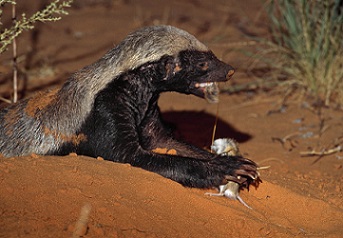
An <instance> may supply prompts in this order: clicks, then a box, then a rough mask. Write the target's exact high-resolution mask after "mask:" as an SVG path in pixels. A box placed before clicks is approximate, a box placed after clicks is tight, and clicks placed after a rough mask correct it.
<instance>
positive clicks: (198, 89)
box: [193, 82, 219, 103]
mask: <svg viewBox="0 0 343 238" xmlns="http://www.w3.org/2000/svg"><path fill="white" fill-rule="evenodd" d="M193 94H194V95H196V96H198V97H201V98H205V99H206V100H207V101H208V102H209V103H218V101H219V97H218V96H219V88H218V84H217V83H216V82H204V83H195V85H194V91H193Z"/></svg>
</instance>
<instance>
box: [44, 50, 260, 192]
mask: <svg viewBox="0 0 343 238" xmlns="http://www.w3.org/2000/svg"><path fill="white" fill-rule="evenodd" d="M230 70H233V69H232V67H231V66H229V65H227V64H224V63H223V62H221V61H219V60H218V59H217V58H216V57H215V56H214V55H213V54H212V53H211V52H198V51H183V52H180V54H179V56H178V57H172V56H163V57H162V58H161V59H160V60H158V61H156V62H149V63H146V64H144V65H141V66H140V67H138V68H136V69H134V70H131V71H128V72H126V73H123V74H121V75H120V76H118V77H117V78H115V79H113V80H112V81H111V83H109V84H108V85H107V87H106V88H105V89H103V90H102V91H100V92H99V93H98V94H97V96H96V99H95V102H94V106H93V109H92V111H91V113H90V115H89V116H88V117H87V119H86V121H85V122H84V124H83V126H82V128H81V129H80V131H78V134H82V135H85V137H86V139H85V140H82V141H81V142H80V143H79V144H75V143H71V142H67V143H65V144H64V145H63V146H62V147H61V148H60V149H59V150H58V151H51V152H50V153H51V154H68V153H70V152H76V153H77V154H82V155H88V156H92V157H98V156H101V157H103V158H104V159H106V160H111V161H115V162H121V163H129V164H131V165H133V166H137V167H141V168H143V169H146V170H149V171H153V172H156V173H159V174H161V175H163V176H165V177H167V178H170V179H172V180H174V181H177V182H179V183H181V184H183V185H185V186H190V187H199V188H209V187H216V186H218V185H221V184H223V183H225V182H226V180H225V179H230V180H234V181H237V182H239V183H241V184H242V186H248V185H249V184H250V183H251V182H252V181H253V179H252V178H251V177H257V172H256V164H255V163H254V162H252V161H250V160H248V159H244V158H242V157H227V156H215V155H213V154H211V153H210V152H208V151H205V150H203V149H200V148H197V147H195V146H193V145H189V144H187V143H184V142H180V141H177V140H175V139H174V138H173V137H172V133H171V131H170V130H169V129H168V128H167V126H166V125H165V123H164V122H163V120H162V118H161V115H160V111H159V107H158V105H157V101H158V98H159V94H160V93H162V92H165V91H177V92H180V93H186V94H195V95H197V96H200V97H204V94H203V92H202V91H201V90H199V88H197V87H196V86H195V84H196V83H201V82H209V81H216V80H218V79H222V80H226V79H225V78H226V76H227V74H228V72H229V71H230ZM156 148H169V149H175V150H176V151H177V155H170V154H158V153H154V152H153V150H154V149H156Z"/></svg>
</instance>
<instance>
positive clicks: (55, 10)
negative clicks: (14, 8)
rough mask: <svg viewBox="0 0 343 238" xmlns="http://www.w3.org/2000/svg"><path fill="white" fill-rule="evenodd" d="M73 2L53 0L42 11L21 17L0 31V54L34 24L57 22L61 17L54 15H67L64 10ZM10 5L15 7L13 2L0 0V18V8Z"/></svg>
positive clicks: (71, 0)
mask: <svg viewBox="0 0 343 238" xmlns="http://www.w3.org/2000/svg"><path fill="white" fill-rule="evenodd" d="M72 2H73V0H66V1H62V2H60V0H55V1H53V2H51V3H50V4H49V5H47V6H46V7H45V8H44V9H43V10H41V11H38V12H36V13H35V14H33V15H32V16H31V17H29V18H28V17H26V14H25V13H23V14H22V15H21V19H19V20H16V21H14V22H13V24H12V26H11V27H9V28H8V29H1V33H0V53H2V52H3V51H5V50H6V48H7V46H8V45H10V44H11V43H12V42H13V39H15V38H16V37H17V36H18V35H20V34H21V33H22V32H23V31H24V30H31V29H33V28H34V24H35V23H36V22H47V21H58V20H60V19H61V16H56V15H61V14H63V15H67V14H68V12H67V11H66V10H65V8H67V7H70V6H71V3H72ZM6 3H10V4H13V5H15V4H16V1H15V0H0V17H1V15H2V9H1V7H2V6H3V5H4V4H6Z"/></svg>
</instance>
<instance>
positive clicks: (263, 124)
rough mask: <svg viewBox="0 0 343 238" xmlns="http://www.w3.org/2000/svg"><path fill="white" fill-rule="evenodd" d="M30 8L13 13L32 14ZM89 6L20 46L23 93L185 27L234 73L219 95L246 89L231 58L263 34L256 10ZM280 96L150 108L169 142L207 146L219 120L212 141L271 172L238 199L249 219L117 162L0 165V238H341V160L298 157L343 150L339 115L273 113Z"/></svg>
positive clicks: (289, 109) (4, 69)
mask: <svg viewBox="0 0 343 238" xmlns="http://www.w3.org/2000/svg"><path fill="white" fill-rule="evenodd" d="M30 2H31V3H30ZM37 2H38V1H33V0H32V1H25V2H24V3H21V4H20V8H19V10H24V11H31V12H32V11H34V10H35V9H37V8H38V7H39V6H38V5H37ZM92 2H96V1H89V0H88V1H81V0H80V1H78V2H76V7H74V8H73V9H71V10H70V15H69V16H67V17H64V18H63V20H61V21H59V22H56V23H51V24H38V25H37V28H36V31H34V33H33V32H30V33H25V34H24V35H23V36H22V37H21V38H20V39H18V41H19V42H18V44H19V46H20V47H19V54H20V57H19V60H20V69H21V73H20V75H21V77H20V79H21V81H20V82H21V83H20V88H23V87H25V95H23V94H20V95H21V96H28V95H30V94H32V93H34V92H35V91H37V90H41V89H44V88H47V87H52V86H57V85H60V84H61V83H62V82H63V81H64V80H65V79H66V78H67V77H68V75H69V74H70V73H71V72H73V71H75V70H77V69H79V68H81V67H83V66H85V65H87V64H89V63H91V62H93V61H95V60H96V59H97V58H99V57H100V56H101V55H103V54H104V53H105V52H106V51H107V50H108V49H110V48H111V47H113V46H114V45H115V44H117V43H118V42H120V40H121V39H123V38H124V37H125V35H126V34H128V33H129V32H131V31H132V30H134V29H135V28H137V27H140V26H143V25H150V24H172V25H175V26H177V27H180V28H183V29H185V30H187V31H189V32H191V33H192V34H194V35H196V36H197V37H198V38H199V39H200V40H201V41H203V42H205V43H206V44H207V45H209V46H210V48H211V49H213V51H214V52H215V53H216V54H217V55H218V57H220V58H221V59H223V60H224V61H226V62H228V63H230V64H231V65H233V66H235V67H236V68H237V73H236V75H235V76H234V78H233V80H232V82H230V83H226V84H225V85H223V87H230V86H232V85H233V84H238V83H240V82H249V81H253V80H254V78H252V77H249V76H248V74H247V72H246V68H247V65H248V63H249V62H251V59H249V58H247V57H245V56H244V55H242V54H240V53H239V52H237V51H235V50H234V49H235V48H238V47H242V45H243V46H244V44H246V43H248V41H249V39H247V38H246V37H245V35H247V34H248V35H263V34H265V33H266V32H267V23H266V21H265V18H264V16H263V14H262V13H261V8H262V4H261V3H260V2H259V1H255V0H240V1H235V0H230V1H224V0H223V1H220V0H216V1H199V0H198V1H197V0H193V1H181V0H174V1H168V4H167V3H166V1H162V0H159V1H148V0H141V1H138V0H137V1H135V0H132V1H99V2H100V3H101V4H99V2H98V3H97V4H92ZM33 3H34V4H33ZM36 5H37V6H36ZM0 59H1V68H0V71H1V75H0V76H1V78H0V83H1V84H0V85H1V86H0V95H1V96H8V95H10V88H11V87H10V84H7V83H6V79H7V78H8V75H9V74H10V69H11V67H10V61H9V59H10V52H6V53H5V54H3V55H2V56H1V58H0ZM24 68H25V70H24ZM24 73H25V74H24ZM23 75H26V77H23ZM25 81H26V83H23V82H25ZM282 99H283V97H282V94H280V93H276V92H273V91H272V92H260V91H259V92H241V93H238V94H234V95H228V94H225V93H223V94H221V95H220V103H219V104H218V107H217V105H210V104H208V103H207V102H205V101H204V100H202V99H199V98H196V97H194V96H185V95H180V94H176V93H166V94H164V95H162V97H161V99H160V102H159V104H160V106H161V109H162V111H163V115H164V117H165V119H166V120H168V121H170V122H172V123H173V124H174V125H175V129H176V135H177V136H178V137H181V138H183V139H185V140H187V141H189V142H192V143H194V144H196V145H198V146H200V147H208V146H209V145H210V144H211V137H212V130H213V127H214V122H215V119H216V114H217V112H218V123H217V132H216V137H217V138H219V137H231V138H235V139H236V140H237V141H238V142H239V143H240V149H241V151H242V153H243V154H244V155H245V156H246V157H248V158H250V159H252V160H254V161H256V162H257V163H258V164H259V165H260V166H270V167H269V168H267V169H264V170H261V179H262V180H263V183H261V184H260V186H259V187H258V188H251V189H250V191H247V190H244V191H242V192H241V197H242V198H243V200H244V201H245V202H246V203H247V204H249V205H250V206H251V207H252V208H253V209H252V210H250V209H247V208H246V207H244V206H243V205H242V204H240V203H239V202H238V201H232V200H229V199H227V198H223V197H209V196H206V195H205V192H215V190H200V189H190V188H185V187H182V186H181V185H179V184H177V183H175V182H173V181H170V180H168V179H165V178H163V177H161V176H159V175H157V174H154V173H150V172H147V171H144V170H142V169H139V168H134V167H131V166H130V165H126V164H117V163H112V162H108V161H103V160H100V159H94V158H88V157H83V156H77V155H69V156H65V157H52V156H38V155H31V156H28V157H21V158H0V237H343V195H342V190H343V185H342V183H341V181H342V180H343V173H342V171H343V168H342V167H343V153H342V152H336V153H332V154H330V155H325V156H301V154H302V153H304V152H306V153H307V152H311V151H313V150H314V151H316V152H320V151H324V150H325V151H329V150H330V149H334V148H336V147H337V146H339V145H340V146H343V139H342V138H343V122H342V121H343V113H342V111H338V110H334V109H322V110H321V111H320V113H319V111H318V110H313V108H312V107H311V106H309V105H311V101H310V100H309V101H307V100H306V99H304V98H300V99H299V97H296V96H294V97H291V98H290V99H289V100H288V101H287V106H286V107H284V108H283V110H278V109H279V108H280V106H281V102H282ZM75 230H77V232H75ZM73 234H74V236H73Z"/></svg>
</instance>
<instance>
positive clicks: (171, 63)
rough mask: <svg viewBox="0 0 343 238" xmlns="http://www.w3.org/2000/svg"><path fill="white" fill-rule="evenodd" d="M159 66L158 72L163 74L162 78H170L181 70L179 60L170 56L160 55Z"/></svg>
mask: <svg viewBox="0 0 343 238" xmlns="http://www.w3.org/2000/svg"><path fill="white" fill-rule="evenodd" d="M160 66H161V67H160V72H161V73H162V75H163V77H162V80H169V79H172V78H173V77H174V75H175V74H176V73H177V72H179V71H180V70H181V67H180V62H179V60H178V59H177V58H174V57H172V56H164V57H162V58H161V64H160Z"/></svg>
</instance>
